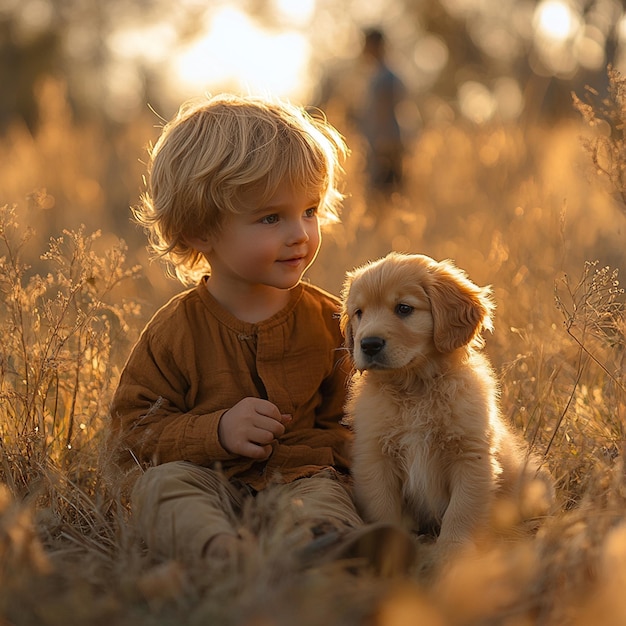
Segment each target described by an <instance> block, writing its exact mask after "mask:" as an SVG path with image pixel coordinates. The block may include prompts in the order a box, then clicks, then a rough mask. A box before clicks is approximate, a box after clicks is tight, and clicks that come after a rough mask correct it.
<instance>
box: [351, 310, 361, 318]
mask: <svg viewBox="0 0 626 626" xmlns="http://www.w3.org/2000/svg"><path fill="white" fill-rule="evenodd" d="M352 315H353V316H354V317H356V318H357V319H358V320H360V319H361V317H362V316H363V311H361V309H357V310H356V311H355V312H354V313H353V314H352Z"/></svg>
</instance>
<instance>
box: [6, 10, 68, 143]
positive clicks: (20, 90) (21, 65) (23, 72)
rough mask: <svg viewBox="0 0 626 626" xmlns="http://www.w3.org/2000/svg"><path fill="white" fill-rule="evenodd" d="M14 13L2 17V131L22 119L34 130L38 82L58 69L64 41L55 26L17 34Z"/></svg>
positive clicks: (35, 126)
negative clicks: (54, 29)
mask: <svg viewBox="0 0 626 626" xmlns="http://www.w3.org/2000/svg"><path fill="white" fill-rule="evenodd" d="M16 31H17V25H16V23H15V19H14V18H12V17H11V16H9V17H6V18H4V19H2V18H0V85H2V89H0V133H3V132H5V131H6V130H7V128H8V127H9V126H10V124H11V123H12V122H14V121H15V120H16V119H20V120H21V121H22V122H24V123H25V124H26V126H27V127H28V129H29V130H30V131H31V132H34V131H35V130H36V128H37V112H38V106H37V101H36V97H35V88H36V85H37V82H38V81H39V80H41V79H42V78H44V77H45V76H48V75H50V74H54V73H56V72H58V70H59V67H58V62H59V57H60V54H59V52H60V50H59V48H60V41H59V37H58V35H57V34H56V33H54V32H52V31H51V30H45V31H43V32H39V33H35V34H33V35H32V36H29V37H24V38H19V37H17V36H16Z"/></svg>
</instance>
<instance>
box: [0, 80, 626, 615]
mask: <svg viewBox="0 0 626 626" xmlns="http://www.w3.org/2000/svg"><path fill="white" fill-rule="evenodd" d="M616 81H618V82H616ZM620 85H621V87H623V84H622V83H619V78H618V77H617V78H616V77H614V82H613V86H614V87H618V86H620ZM612 98H613V99H612V100H611V99H610V98H609V100H607V101H606V102H604V103H602V102H600V104H597V103H596V104H595V105H591V106H588V107H587V108H584V107H583V106H582V105H579V108H580V109H581V111H582V113H584V114H585V115H586V117H585V116H581V117H580V119H579V120H576V121H568V122H563V123H561V124H555V125H552V126H541V127H537V126H533V127H524V126H501V125H492V126H489V127H475V126H469V125H466V124H464V123H462V122H458V123H454V124H450V125H448V126H445V127H442V126H439V127H433V128H425V129H424V131H423V132H422V134H421V135H420V136H419V137H418V139H417V140H416V142H415V144H414V145H413V146H412V147H411V148H412V150H411V155H410V157H409V159H408V163H407V176H406V188H405V191H404V193H403V194H402V195H398V196H395V197H393V198H391V199H389V200H388V201H387V202H385V203H383V204H382V205H380V206H378V207H377V208H376V209H373V208H372V207H371V206H370V207H368V206H367V203H366V198H365V197H364V195H365V194H364V192H363V190H362V187H361V185H360V183H359V168H360V160H359V154H358V151H357V150H356V149H355V150H354V153H353V156H352V158H351V160H350V161H349V164H348V168H347V169H348V186H347V192H348V197H347V199H346V203H345V209H344V213H343V221H342V223H341V224H340V225H336V226H334V227H332V228H331V229H330V230H329V231H328V232H327V233H326V235H325V240H324V243H323V246H322V251H321V253H320V256H319V258H318V260H317V261H316V264H315V265H314V267H313V268H312V271H311V272H310V279H311V280H312V281H313V282H315V283H316V284H319V285H320V286H322V287H325V288H326V289H328V290H330V291H333V292H335V293H338V292H339V289H340V287H341V283H342V280H343V275H344V273H345V271H346V270H349V269H352V268H353V267H354V266H356V265H358V264H360V263H362V262H364V261H366V260H368V259H373V258H377V257H378V256H381V255H383V254H385V253H386V252H388V251H389V250H391V249H396V250H400V251H407V252H420V253H425V254H428V255H430V256H432V257H434V258H436V259H443V258H452V259H454V260H455V262H456V264H457V265H458V266H460V267H462V268H463V269H465V270H466V271H467V272H468V274H469V275H470V277H471V278H472V280H473V281H474V282H476V283H478V284H480V285H484V284H491V285H492V286H493V288H494V293H495V298H496V301H497V307H498V308H497V313H496V320H495V326H496V329H495V332H494V333H493V335H491V336H489V337H488V338H487V350H488V353H489V355H490V357H491V358H492V360H493V363H494V365H495V367H496V369H497V371H498V373H499V376H500V379H501V384H502V405H503V410H504V413H505V414H506V416H507V417H508V418H509V419H510V420H511V421H512V422H513V423H515V424H516V426H517V427H518V428H519V429H521V430H522V431H523V432H524V433H525V435H526V438H527V440H528V441H529V444H530V445H531V446H532V448H533V449H534V450H535V451H536V452H537V453H538V454H539V455H541V456H543V457H544V458H545V461H546V463H547V465H548V466H549V467H550V469H551V471H552V473H553V474H554V476H555V478H556V480H557V486H558V498H559V510H558V512H557V513H556V514H555V515H554V516H552V517H550V518H549V519H546V520H545V522H544V523H543V525H542V527H541V528H540V530H539V531H538V533H537V534H536V535H535V536H533V537H527V538H520V539H517V540H510V541H501V540H500V541H496V540H495V539H494V541H493V542H489V541H488V542H486V544H485V545H484V546H483V548H482V549H481V551H480V552H479V553H478V554H473V555H472V556H471V557H469V556H467V557H464V556H460V557H459V558H458V559H457V560H456V561H455V562H452V563H450V564H448V567H446V568H445V570H444V573H443V574H442V575H441V576H440V577H438V578H436V579H435V580H433V579H431V578H425V577H423V576H422V575H421V570H420V569H419V568H418V570H417V571H416V573H415V576H414V577H412V578H410V579H407V580H404V581H402V582H397V581H396V582H393V583H390V582H385V581H381V580H376V579H374V578H371V577H367V576H363V577H353V576H350V575H349V574H346V573H345V572H343V571H341V570H339V569H338V568H336V567H333V566H327V567H323V568H315V569H311V570H308V571H299V570H296V569H295V568H294V562H293V555H292V554H291V553H290V550H289V546H288V545H285V543H284V541H281V539H282V538H281V536H280V534H279V533H278V532H272V531H271V529H270V530H266V531H264V532H263V533H262V534H261V537H260V539H259V542H258V544H257V545H256V546H255V547H254V548H253V549H251V554H250V559H249V561H248V562H246V563H245V564H244V565H243V567H242V569H241V571H239V572H235V571H231V570H220V571H201V572H198V571H195V572H194V571H186V570H184V569H183V568H181V567H180V566H179V565H178V564H176V563H164V564H163V563H154V562H152V561H150V559H149V558H148V557H147V556H146V554H145V553H144V552H143V551H142V547H141V544H140V542H139V541H138V540H137V538H136V536H135V535H134V532H133V529H132V526H131V524H130V521H129V517H128V511H127V508H126V498H127V484H126V480H125V477H123V476H122V475H120V474H119V473H118V472H117V471H116V470H115V469H114V468H113V467H112V466H111V464H110V463H109V458H108V454H107V450H106V448H105V446H104V440H105V436H106V429H107V406H108V403H109V401H110V399H111V395H112V393H113V391H114V389H115V386H116V383H117V378H118V376H119V373H120V369H121V367H122V366H123V363H124V359H125V357H126V355H127V353H128V351H129V349H130V347H131V346H132V343H133V341H134V340H135V339H136V338H137V336H138V333H139V331H140V330H141V328H142V327H143V325H144V324H145V322H146V321H147V319H148V318H149V316H150V315H151V314H152V313H153V312H154V311H155V310H156V308H157V307H158V306H160V305H161V304H162V303H164V302H165V301H166V299H167V298H169V297H170V296H171V295H172V294H173V293H175V292H176V291H177V290H178V289H179V287H178V285H176V283H174V282H173V281H171V280H168V279H166V278H164V277H163V268H162V267H161V266H159V265H158V264H150V263H149V262H148V256H147V252H146V251H145V242H144V237H143V234H142V233H140V232H138V231H137V229H136V228H134V227H133V226H132V225H131V224H130V223H129V211H128V205H129V204H130V203H133V202H136V201H137V198H138V195H139V192H140V190H141V176H142V173H143V166H142V164H141V162H140V160H141V159H143V158H144V154H145V152H144V148H145V146H146V145H147V143H148V142H149V141H150V140H154V139H155V138H156V136H157V134H158V129H157V128H155V127H154V126H153V123H152V122H151V121H138V123H137V124H136V125H134V127H133V128H132V129H130V130H129V129H118V130H117V131H116V132H114V133H108V134H106V133H105V132H104V131H103V130H102V129H101V128H100V127H98V126H97V125H95V124H88V125H83V126H77V125H75V124H73V123H72V121H71V118H70V115H69V112H68V111H67V109H66V107H65V105H64V99H63V94H62V90H61V88H60V86H59V85H56V84H53V83H51V84H48V85H45V86H44V88H43V92H42V102H45V103H46V107H45V109H44V113H45V115H44V120H43V124H42V128H41V130H40V132H39V134H38V135H37V136H36V137H35V138H33V137H31V136H30V135H28V134H27V133H25V132H24V131H23V130H22V129H20V128H19V127H16V128H14V129H13V130H12V131H11V133H10V134H9V135H8V136H7V137H6V138H5V139H4V140H3V143H4V148H5V149H4V150H3V151H2V154H0V165H1V166H2V167H0V205H2V204H4V203H6V206H5V207H4V208H3V209H2V210H0V293H1V294H2V301H3V302H2V307H0V328H1V331H2V335H1V336H2V343H1V344H0V625H1V626H4V625H9V624H15V625H20V626H21V625H30V624H33V625H35V624H37V625H44V626H57V625H61V624H63V625H65V624H109V625H110V624H120V625H126V624H129V625H130V624H146V625H152V624H155V625H165V624H194V625H195V624H220V625H221V624H224V625H230V624H245V625H247V626H273V625H276V626H283V625H285V626H286V625H291V624H298V625H299V626H307V625H309V624H310V625H318V624H324V625H325V626H335V625H336V626H339V625H341V626H344V625H346V626H347V625H352V624H354V625H357V624H359V625H361V624H367V625H373V626H378V625H380V626H404V625H409V624H427V625H444V624H450V625H461V624H463V625H465V624H467V625H470V624H471V625H478V624H480V625H483V624H485V625H487V624H489V625H492V624H494V625H495V624H506V625H511V626H521V625H530V624H546V625H552V624H559V625H560V624H575V625H586V624H603V625H618V624H624V623H626V600H625V599H624V597H623V594H624V591H623V590H624V585H625V584H626V476H625V471H624V465H623V454H624V452H625V449H624V448H625V446H624V441H625V440H626V439H625V425H626V393H625V392H626V375H625V367H624V366H625V363H624V359H625V349H626V337H625V332H626V316H625V310H624V296H623V291H622V290H621V288H620V287H619V272H620V271H623V269H624V266H625V262H626V256H625V253H624V250H625V243H626V241H625V239H626V236H625V233H626V210H625V206H624V202H623V197H622V192H623V191H624V188H623V187H622V186H621V182H620V181H621V180H622V179H621V178H620V176H621V173H622V172H623V171H624V168H626V151H624V148H623V130H622V126H623V123H624V122H626V119H622V118H623V117H624V113H623V111H624V110H626V106H625V103H624V101H623V100H620V98H621V92H620V91H619V90H616V91H615V92H614V93H613V94H612ZM603 107H604V108H603ZM611 115H612V117H611ZM620 116H621V117H620ZM620 120H621V121H620ZM590 122H591V124H590ZM348 139H350V138H348ZM596 148H597V149H596ZM620 150H621V151H620ZM120 239H123V240H124V241H120ZM124 242H125V243H124ZM265 506H266V507H267V508H268V510H280V503H279V502H278V503H277V502H274V501H272V498H271V494H270V495H268V497H267V498H266V501H265ZM248 521H249V523H250V524H251V525H252V526H254V524H255V523H256V521H255V520H253V519H251V520H248Z"/></svg>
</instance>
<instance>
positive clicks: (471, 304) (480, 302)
mask: <svg viewBox="0 0 626 626" xmlns="http://www.w3.org/2000/svg"><path fill="white" fill-rule="evenodd" d="M431 276H432V281H431V282H430V284H429V285H428V286H427V289H426V291H427V293H428V296H429V298H430V304H431V308H432V314H433V321H434V341H435V347H436V348H437V350H439V352H442V353H448V352H452V351H453V350H456V349H457V348H460V347H461V346H465V345H467V344H468V343H470V342H471V341H473V340H479V341H480V340H481V337H480V333H481V331H482V330H483V329H488V330H492V329H493V326H492V322H491V316H492V313H493V310H494V308H495V305H494V303H493V301H492V299H491V288H490V287H483V288H481V287H478V286H477V285H475V284H474V283H473V282H472V281H471V280H469V278H467V276H466V275H465V273H464V272H463V271H462V270H460V269H458V268H456V267H455V266H454V265H453V264H452V262H450V261H443V262H441V263H438V264H437V265H436V266H435V267H433V268H432V270H431Z"/></svg>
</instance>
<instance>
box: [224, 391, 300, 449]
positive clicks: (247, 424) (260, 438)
mask: <svg viewBox="0 0 626 626" xmlns="http://www.w3.org/2000/svg"><path fill="white" fill-rule="evenodd" d="M290 421H291V415H286V414H284V413H281V412H280V411H279V410H278V407H277V406H276V405H275V404H272V403H271V402H269V401H268V400H262V399H261V398H244V399H243V400H240V401H239V402H237V404H235V406H234V407H233V408H232V409H229V410H228V411H226V413H224V415H222V417H221V419H220V422H219V425H218V427H217V434H218V437H219V440H220V443H221V444H222V447H223V448H224V449H225V450H226V451H227V452H230V453H231V454H239V455H241V456H245V457H248V458H250V459H259V460H261V459H266V458H268V457H269V455H270V454H271V452H272V445H271V444H272V442H273V441H274V439H278V437H280V436H281V435H282V434H283V433H284V432H285V426H284V425H285V424H287V423H289V422H290Z"/></svg>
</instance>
